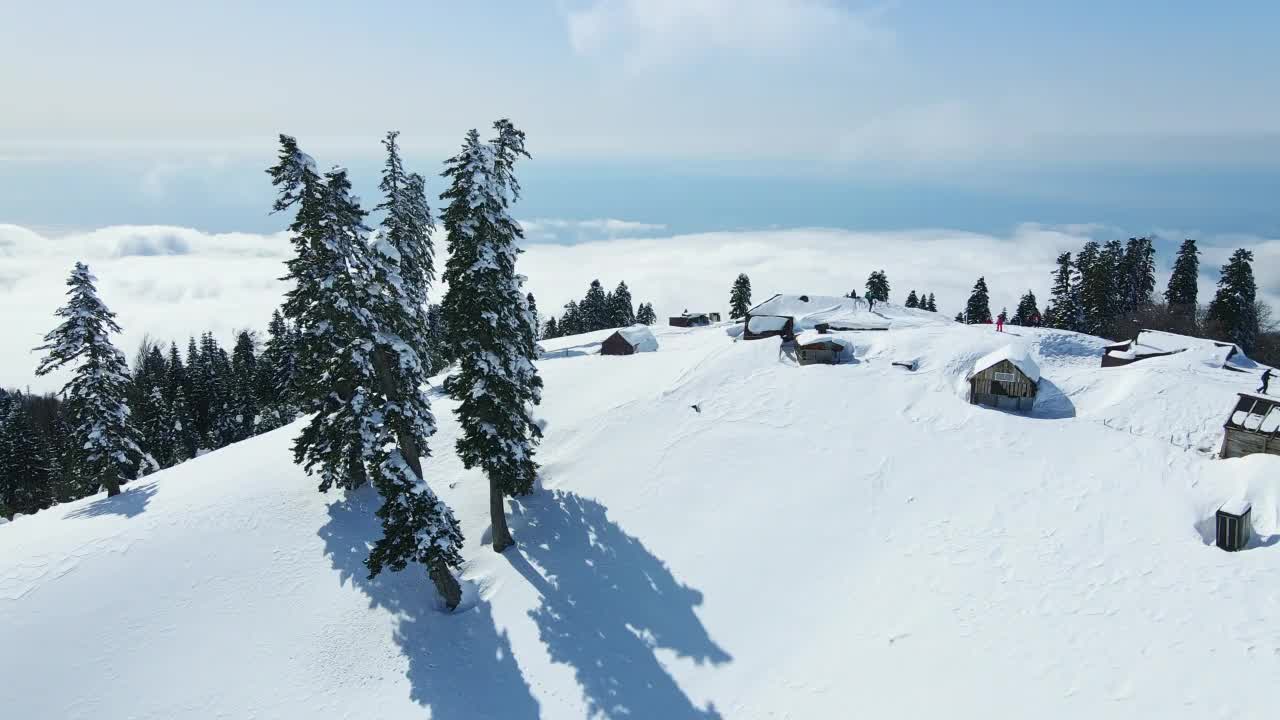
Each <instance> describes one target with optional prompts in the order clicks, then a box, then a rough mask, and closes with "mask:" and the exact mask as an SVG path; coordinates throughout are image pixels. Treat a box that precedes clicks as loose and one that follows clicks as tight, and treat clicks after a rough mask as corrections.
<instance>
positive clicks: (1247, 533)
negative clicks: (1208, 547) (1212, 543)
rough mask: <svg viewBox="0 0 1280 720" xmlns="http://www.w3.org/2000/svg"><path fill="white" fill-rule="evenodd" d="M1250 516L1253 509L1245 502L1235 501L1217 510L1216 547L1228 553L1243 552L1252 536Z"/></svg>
mask: <svg viewBox="0 0 1280 720" xmlns="http://www.w3.org/2000/svg"><path fill="white" fill-rule="evenodd" d="M1252 514H1253V507H1252V506H1251V505H1250V504H1249V502H1248V501H1246V500H1235V501H1232V502H1229V503H1227V504H1226V505H1223V506H1222V507H1220V508H1218V513H1217V515H1216V521H1217V522H1216V530H1217V542H1216V544H1217V546H1218V547H1220V548H1222V549H1223V550H1226V551H1228V552H1235V551H1237V550H1243V549H1244V548H1245V546H1246V545H1248V544H1249V538H1250V537H1251V536H1252V534H1253V532H1252V531H1253V528H1252V527H1251V525H1250V516H1251V515H1252Z"/></svg>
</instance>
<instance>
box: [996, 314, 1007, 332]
mask: <svg viewBox="0 0 1280 720" xmlns="http://www.w3.org/2000/svg"><path fill="white" fill-rule="evenodd" d="M1004 318H1005V315H1004V311H1003V310H1001V311H1000V314H999V315H997V316H996V332H1004Z"/></svg>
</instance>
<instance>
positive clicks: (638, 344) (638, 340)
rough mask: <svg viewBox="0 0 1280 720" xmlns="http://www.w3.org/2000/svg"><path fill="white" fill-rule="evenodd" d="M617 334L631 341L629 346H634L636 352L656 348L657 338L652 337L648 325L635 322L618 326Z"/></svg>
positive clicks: (652, 350) (651, 350)
mask: <svg viewBox="0 0 1280 720" xmlns="http://www.w3.org/2000/svg"><path fill="white" fill-rule="evenodd" d="M618 334H619V335H621V336H622V338H623V339H624V340H626V341H627V342H629V343H631V347H634V348H635V349H636V352H655V351H656V350H657V349H658V339H657V338H656V337H654V335H653V331H652V330H650V329H649V326H648V325H639V324H637V325H632V326H631V327H624V328H620V329H619V330H618Z"/></svg>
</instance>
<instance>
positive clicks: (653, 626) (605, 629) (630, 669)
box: [504, 491, 732, 718]
mask: <svg viewBox="0 0 1280 720" xmlns="http://www.w3.org/2000/svg"><path fill="white" fill-rule="evenodd" d="M512 509H513V514H514V518H513V520H514V524H515V526H516V527H517V528H518V535H517V540H518V542H519V550H520V552H516V551H515V549H512V550H508V551H507V552H506V553H504V556H505V557H506V558H507V560H508V561H510V562H511V564H512V565H513V566H514V567H515V568H516V570H517V571H519V572H520V574H522V575H523V576H524V577H525V578H527V579H528V580H529V582H530V583H532V584H533V585H534V586H535V587H536V588H537V589H538V590H539V592H540V593H541V594H542V604H541V605H540V606H539V607H537V608H535V609H534V610H532V611H530V613H529V614H530V617H532V618H533V619H534V621H535V622H537V624H538V631H539V635H540V637H541V638H542V642H543V644H544V645H545V646H546V649H547V653H548V654H549V655H550V657H551V660H552V661H553V662H556V663H562V664H566V665H569V666H571V667H572V668H573V669H574V673H575V676H576V678H577V681H578V684H579V685H580V686H581V688H582V692H583V695H584V697H585V699H586V701H587V707H588V713H589V715H590V716H591V717H598V718H719V717H720V714H719V713H718V712H717V711H716V709H715V706H714V704H708V706H707V707H705V708H699V707H697V706H696V705H694V703H693V701H692V700H690V699H689V697H688V696H686V695H685V693H684V691H682V690H681V689H680V687H679V685H677V684H676V682H675V679H674V678H672V677H671V675H670V674H668V673H667V670H666V669H665V668H664V667H663V666H662V663H661V662H659V660H658V657H657V655H656V654H655V651H657V650H659V649H664V650H670V651H673V652H674V653H675V654H676V655H677V656H678V657H681V658H690V659H693V660H694V661H696V662H697V663H699V664H701V663H711V664H713V665H720V664H723V663H727V662H729V661H730V660H731V659H732V658H731V657H730V656H729V654H728V653H726V652H725V651H724V650H723V649H721V648H720V647H719V646H718V645H717V644H716V643H715V642H714V641H713V640H712V639H711V637H710V636H709V635H708V633H707V630H706V628H705V627H703V625H702V622H701V621H700V620H699V619H698V616H697V614H695V613H694V608H696V607H697V606H698V605H700V604H702V593H700V592H698V591H697V590H694V589H693V588H690V587H688V586H686V585H682V584H681V583H679V582H678V581H677V580H676V579H675V578H674V577H673V576H672V574H671V571H670V570H668V569H667V567H666V565H665V564H663V562H662V561H661V560H659V559H658V558H656V557H654V556H653V555H652V554H651V553H650V552H649V551H648V550H647V549H646V548H645V547H644V545H643V544H642V543H641V542H640V540H639V539H637V538H635V537H632V536H630V535H627V534H626V533H625V532H623V531H622V530H621V529H620V528H619V527H618V526H617V525H616V524H614V523H613V522H612V521H611V520H609V517H608V514H607V508H605V506H604V505H601V504H600V503H598V502H595V501H594V500H590V499H587V498H583V497H580V496H578V495H575V494H573V493H568V492H563V491H552V492H550V493H538V494H536V495H532V496H529V497H526V498H520V499H519V501H517V502H513V503H512ZM535 565H536V567H535Z"/></svg>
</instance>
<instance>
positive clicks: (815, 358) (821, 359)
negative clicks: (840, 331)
mask: <svg viewBox="0 0 1280 720" xmlns="http://www.w3.org/2000/svg"><path fill="white" fill-rule="evenodd" d="M795 346H796V360H797V361H798V362H799V363H800V364H801V365H837V364H839V363H840V357H841V356H842V355H843V354H844V349H845V343H844V341H843V340H841V339H840V338H836V337H832V336H830V335H826V334H820V333H817V332H814V331H812V330H808V331H805V332H803V333H800V335H798V336H797V337H796V340H795Z"/></svg>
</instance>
